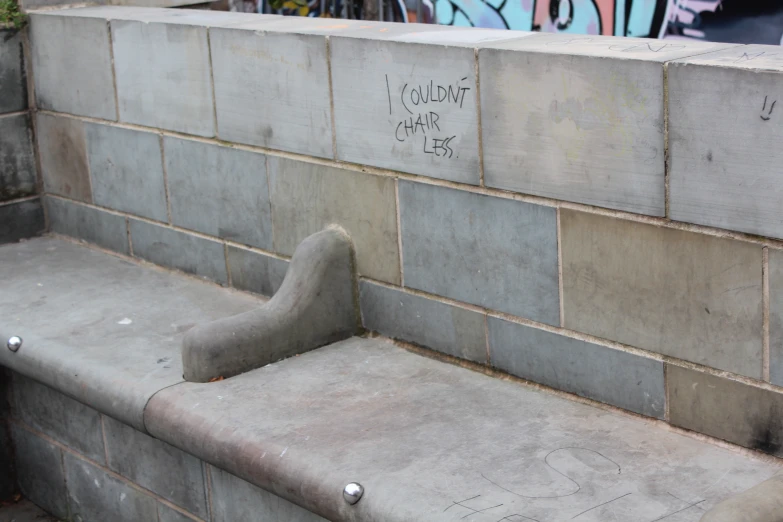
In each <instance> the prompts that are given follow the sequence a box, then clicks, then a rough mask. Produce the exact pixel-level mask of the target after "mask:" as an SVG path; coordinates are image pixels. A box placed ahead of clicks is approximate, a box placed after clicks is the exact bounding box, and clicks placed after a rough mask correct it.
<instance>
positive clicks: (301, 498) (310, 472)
mask: <svg viewBox="0 0 783 522" xmlns="http://www.w3.org/2000/svg"><path fill="white" fill-rule="evenodd" d="M0 281H2V282H3V283H2V292H0V334H1V335H2V336H3V338H4V337H7V336H9V335H14V334H18V335H21V336H23V337H24V338H25V340H24V343H23V345H22V347H21V349H20V350H19V351H18V352H16V353H13V352H11V351H9V350H6V349H5V348H4V347H3V349H2V350H0V364H2V365H4V366H7V367H10V368H11V369H13V370H15V371H18V372H20V373H22V374H25V375H27V376H29V377H32V378H34V379H36V380H39V381H41V382H43V383H44V384H47V385H49V386H51V387H53V388H55V389H57V390H59V391H61V392H64V393H66V394H68V395H70V396H72V397H74V398H76V399H77V400H80V401H81V402H83V403H85V404H87V405H90V406H92V407H94V408H96V409H98V410H100V411H102V412H104V413H106V414H107V415H109V416H111V417H114V418H116V419H118V420H121V421H123V422H125V423H127V424H129V425H131V426H134V427H136V428H137V429H140V430H146V431H147V432H148V433H150V434H151V435H153V436H155V437H157V438H159V439H161V440H163V441H165V442H168V443H169V444H172V445H174V446H177V447H179V448H180V449H183V450H184V451H187V452H189V453H190V454H192V455H195V456H197V457H199V458H201V459H203V460H205V461H207V462H209V463H211V464H213V465H216V466H218V467H220V468H222V469H224V470H226V471H229V472H230V473H233V474H235V475H237V476H239V477H242V478H244V479H246V480H248V481H250V482H252V483H254V484H256V485H258V486H260V487H262V488H264V489H266V490H268V491H271V492H273V493H276V494H277V495H280V496H282V497H284V498H286V499H288V500H291V501H293V502H295V503H296V504H298V505H300V506H303V507H305V508H307V509H309V510H311V511H313V512H315V513H317V514H319V515H321V516H323V517H325V518H328V519H330V520H352V521H359V520H362V521H364V520H384V521H403V520H405V521H410V520H427V521H430V520H432V521H439V520H449V521H451V520H454V521H456V520H473V521H478V522H481V521H500V520H510V521H516V522H519V521H522V520H537V521H539V522H544V521H547V522H550V521H559V520H577V522H584V521H593V522H595V521H599V520H600V521H605V520H613V519H614V518H616V519H617V520H641V521H648V522H651V521H653V520H662V519H665V518H668V517H671V520H677V521H678V522H686V521H693V522H695V521H697V520H699V519H700V518H701V517H702V516H703V515H704V513H705V512H706V511H707V510H709V509H710V508H712V507H713V506H715V505H716V504H718V503H720V502H721V501H724V500H725V499H727V498H729V497H731V496H732V495H734V494H737V493H740V492H742V491H745V490H748V489H749V488H751V487H753V486H755V485H757V484H759V483H761V482H762V481H765V480H767V479H769V478H770V477H773V476H775V475H776V474H780V473H782V472H783V463H781V464H777V463H775V462H773V461H771V460H768V459H759V458H756V457H754V456H750V455H748V454H744V453H740V452H738V451H733V450H730V449H725V448H720V447H718V446H715V445H712V444H709V443H707V442H702V441H699V440H696V439H694V438H690V437H686V436H684V435H680V434H677V433H673V432H671V431H668V430H666V429H661V428H659V427H657V426H656V425H654V424H653V423H652V422H653V421H646V420H642V419H637V418H633V417H630V416H627V415H622V414H617V413H613V412H610V411H607V410H604V409H599V408H596V407H592V406H589V405H585V404H581V403H577V402H572V401H569V400H567V399H564V398H561V397H557V396H554V395H552V394H550V393H546V392H543V391H540V390H537V389H534V388H530V387H525V386H521V385H519V384H518V383H514V382H510V381H505V380H501V379H495V378H492V377H489V376H486V375H482V374H479V373H476V372H473V371H470V370H468V369H464V368H461V367H457V366H453V365H449V364H446V363H443V362H439V361H436V360H432V359H428V358H425V357H422V356H420V355H417V354H414V353H411V352H408V351H406V350H404V349H402V348H399V347H397V346H395V345H394V344H392V343H391V342H389V341H388V340H385V339H382V338H356V337H354V338H351V339H348V340H346V341H341V342H339V343H335V344H332V345H329V346H327V347H323V348H319V349H317V350H314V351H311V352H308V353H305V354H302V355H300V356H297V357H291V358H289V359H285V360H283V361H280V362H277V363H274V364H270V365H268V366H265V367H263V368H259V369H257V370H253V371H250V372H247V373H244V374H241V375H238V376H235V377H231V378H229V379H225V380H223V381H219V382H213V383H204V384H198V383H186V382H183V381H182V377H181V374H182V368H181V363H180V359H179V350H180V342H181V336H182V334H183V332H185V331H187V330H188V329H189V328H190V327H191V326H192V325H193V324H195V323H199V322H205V321H210V320H214V319H216V318H218V317H221V316H227V315H231V314H236V313H239V312H243V311H245V310H247V309H250V308H254V307H256V306H258V305H259V304H260V300H259V299H256V298H254V297H252V296H249V295H247V294H242V293H238V292H235V291H232V290H228V289H222V288H219V287H217V286H215V285H213V284H210V283H206V282H200V281H198V280H196V279H194V278H192V277H188V276H184V275H180V274H174V273H169V272H165V271H163V270H160V269H157V268H154V267H150V266H147V265H138V264H135V263H132V262H129V261H127V260H125V259H122V258H118V257H114V256H111V255H109V254H106V253H103V252H99V251H96V250H92V249H89V248H86V247H83V246H80V245H76V244H73V243H70V242H66V241H64V240H61V239H58V238H52V237H45V238H40V239H35V240H31V241H28V242H25V243H20V244H15V245H6V246H4V247H0ZM349 482H359V483H361V484H362V485H363V486H364V488H365V493H364V496H363V497H362V499H361V500H360V501H359V502H358V503H357V504H355V505H349V504H347V503H346V502H345V501H344V499H343V496H342V490H343V488H344V487H345V485H347V484H348V483H349Z"/></svg>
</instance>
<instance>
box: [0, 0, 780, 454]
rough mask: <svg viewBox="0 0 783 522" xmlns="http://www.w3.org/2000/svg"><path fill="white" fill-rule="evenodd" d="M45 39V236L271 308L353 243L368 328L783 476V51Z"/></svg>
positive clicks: (137, 26) (241, 28)
mask: <svg viewBox="0 0 783 522" xmlns="http://www.w3.org/2000/svg"><path fill="white" fill-rule="evenodd" d="M30 39H31V55H32V68H33V76H34V80H35V97H36V103H37V111H36V115H35V118H36V132H37V136H36V139H37V142H38V150H39V155H40V165H41V174H42V177H43V183H44V191H45V194H46V198H45V201H46V208H47V212H48V219H49V225H50V228H51V230H52V231H54V232H56V233H59V234H63V235H68V236H73V237H76V238H80V239H82V240H85V241H88V242H90V243H94V244H96V245H98V246H100V247H103V248H106V249H109V250H113V251H116V252H119V253H121V254H125V255H131V256H135V257H137V258H141V259H145V260H148V261H151V262H153V263H157V264H160V265H164V266H167V267H170V268H174V269H177V270H181V271H184V272H188V273H191V274H194V275H196V276H199V277H203V278H207V279H209V280H212V281H215V282H217V283H219V284H222V285H230V286H233V287H236V288H239V289H242V290H249V291H253V292H259V293H262V294H266V295H271V294H272V293H274V292H275V291H276V289H277V288H278V287H279V285H280V283H281V281H282V278H283V276H284V274H285V270H286V267H287V263H288V259H289V258H290V256H291V254H292V253H293V251H294V248H295V247H296V245H297V244H298V243H299V242H300V241H302V240H303V239H304V238H305V237H307V236H308V235H310V234H312V233H314V232H317V231H319V230H321V229H322V228H324V227H325V226H326V225H328V224H331V223H338V224H340V225H341V226H342V227H344V228H345V229H346V230H347V231H348V232H349V233H350V234H351V237H352V238H353V241H354V242H355V247H356V254H357V265H358V270H359V272H360V275H361V283H360V286H361V308H362V315H363V321H364V325H365V327H366V328H367V329H369V330H373V331H377V332H380V333H382V334H384V335H387V336H390V337H394V338H397V339H401V340H404V341H407V342H410V343H415V344H418V345H422V346H426V347H429V348H432V349H434V350H438V351H441V352H444V353H446V354H448V355H451V356H454V357H458V358H462V359H467V360H470V361H473V362H475V363H479V364H483V365H490V366H493V367H495V368H498V369H501V370H503V371H506V372H508V373H511V374H513V375H516V376H519V377H522V378H524V379H529V380H531V381H535V382H538V383H542V384H544V385H547V386H551V387H554V388H557V389H560V390H564V391H567V392H571V393H575V394H578V395H580V396H583V397H587V398H589V399H593V400H596V401H600V402H603V403H607V404H611V405H614V406H618V407H620V408H623V409H626V410H630V411H632V412H635V413H638V414H641V415H646V416H650V417H654V418H658V419H664V420H666V421H668V422H670V423H672V424H674V425H676V426H679V427H683V428H687V429H691V430H696V431H699V432H702V433H706V434H708V435H712V436H715V437H719V438H722V439H725V440H728V441H730V442H733V443H736V444H740V445H743V446H746V447H749V448H755V449H760V450H762V451H766V452H768V453H772V454H776V455H780V456H783V427H781V425H780V421H779V419H780V418H781V415H782V414H783V388H782V387H781V386H783V252H781V248H783V243H782V242H781V241H780V239H781V238H783V207H781V206H780V205H779V204H778V200H779V198H780V193H781V192H783V184H781V183H780V181H779V180H780V179H781V174H783V172H781V167H780V164H781V161H780V158H779V157H778V156H780V155H781V150H783V149H781V148H780V147H779V146H778V144H779V143H780V138H781V136H783V120H781V118H783V106H781V107H777V105H778V97H783V91H781V86H783V83H780V78H781V76H780V72H781V71H783V51H781V50H780V49H779V48H777V47H764V46H734V45H727V44H713V43H699V42H693V41H682V42H679V41H677V42H660V41H648V40H638V39H628V38H624V39H619V38H610V37H581V36H579V37H575V36H572V35H544V34H531V33H519V32H513V31H494V30H480V29H457V28H451V27H445V26H418V25H415V24H411V25H394V24H384V23H369V22H358V21H346V20H328V19H282V18H280V17H274V16H260V15H238V14H236V13H232V14H227V13H222V14H221V13H209V15H208V16H206V15H204V14H203V13H194V12H188V11H170V10H155V9H144V8H118V7H103V8H84V9H72V10H66V11H47V12H41V13H34V14H32V16H31V25H30ZM780 103H783V100H781V102H780ZM0 121H1V120H0Z"/></svg>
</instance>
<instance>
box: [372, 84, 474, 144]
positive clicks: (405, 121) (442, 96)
mask: <svg viewBox="0 0 783 522" xmlns="http://www.w3.org/2000/svg"><path fill="white" fill-rule="evenodd" d="M467 81H468V78H467V77H464V78H460V79H459V80H457V81H455V82H454V83H452V84H448V85H446V84H441V83H439V82H435V80H430V81H429V82H428V83H423V84H416V85H412V84H409V83H404V84H403V85H402V86H401V87H399V88H395V89H394V92H393V91H392V87H391V85H390V83H389V76H388V75H386V92H387V95H388V101H389V114H390V115H391V114H394V110H393V109H394V107H397V108H398V111H399V109H402V112H403V118H402V119H401V120H399V121H398V122H397V123H396V125H395V126H394V139H395V140H397V141H398V142H400V143H405V142H406V141H409V140H417V143H419V142H420V143H421V151H422V153H424V154H434V155H435V156H437V157H439V158H449V159H450V158H453V157H455V153H454V148H453V147H454V146H455V145H452V141H453V140H454V139H455V138H456V137H457V136H456V135H452V134H449V133H448V132H446V131H445V130H444V129H443V127H445V126H446V125H445V123H444V122H443V121H442V119H441V114H440V113H439V111H442V110H443V109H445V108H446V106H449V105H450V106H452V107H454V108H457V109H461V108H462V107H463V105H464V103H465V94H466V93H467V92H468V91H470V90H471V88H470V87H468V86H467V85H466V82H467ZM397 91H399V92H397ZM457 157H458V156H457Z"/></svg>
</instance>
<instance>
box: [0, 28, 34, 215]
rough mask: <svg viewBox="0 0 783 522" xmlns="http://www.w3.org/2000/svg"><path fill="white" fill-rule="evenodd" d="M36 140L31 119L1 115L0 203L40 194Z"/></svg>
mask: <svg viewBox="0 0 783 522" xmlns="http://www.w3.org/2000/svg"><path fill="white" fill-rule="evenodd" d="M0 36H2V35H0ZM32 138H33V132H32V127H31V126H30V116H28V115H27V114H15V115H13V116H2V115H0V202H2V201H7V200H10V199H15V198H21V197H26V196H32V195H33V194H35V193H36V187H35V184H36V179H35V178H36V176H35V160H34V158H33V139H32Z"/></svg>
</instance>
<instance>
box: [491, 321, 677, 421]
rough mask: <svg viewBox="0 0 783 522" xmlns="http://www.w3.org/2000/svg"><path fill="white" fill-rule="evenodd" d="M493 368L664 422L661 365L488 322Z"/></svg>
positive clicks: (544, 333) (505, 323)
mask: <svg viewBox="0 0 783 522" xmlns="http://www.w3.org/2000/svg"><path fill="white" fill-rule="evenodd" d="M488 327H489V346H490V357H491V361H492V365H493V366H495V367H497V368H500V369H501V370H503V371H506V372H508V373H510V374H512V375H516V376H517V377H522V378H523V379H527V380H530V381H533V382H537V383H540V384H544V385H546V386H550V387H552V388H556V389H558V390H563V391H567V392H570V393H575V394H576V395H580V396H582V397H587V398H589V399H595V400H597V401H600V402H604V403H606V404H611V405H612V406H617V407H619V408H623V409H625V410H630V411H633V412H635V413H640V414H642V415H647V416H649V417H656V418H659V419H662V418H663V415H664V410H665V404H666V392H665V390H664V382H663V362H661V361H656V360H654V359H649V358H646V357H642V356H639V355H636V354H632V353H628V352H623V351H621V350H616V349H614V348H609V347H607V346H601V345H598V344H593V343H588V342H585V341H580V340H578V339H572V338H570V337H565V336H562V335H559V334H556V333H552V332H547V331H544V330H539V329H537V328H532V327H530V326H526V325H523V324H517V323H512V322H510V321H505V320H503V319H498V318H495V317H490V318H489V322H488Z"/></svg>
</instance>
